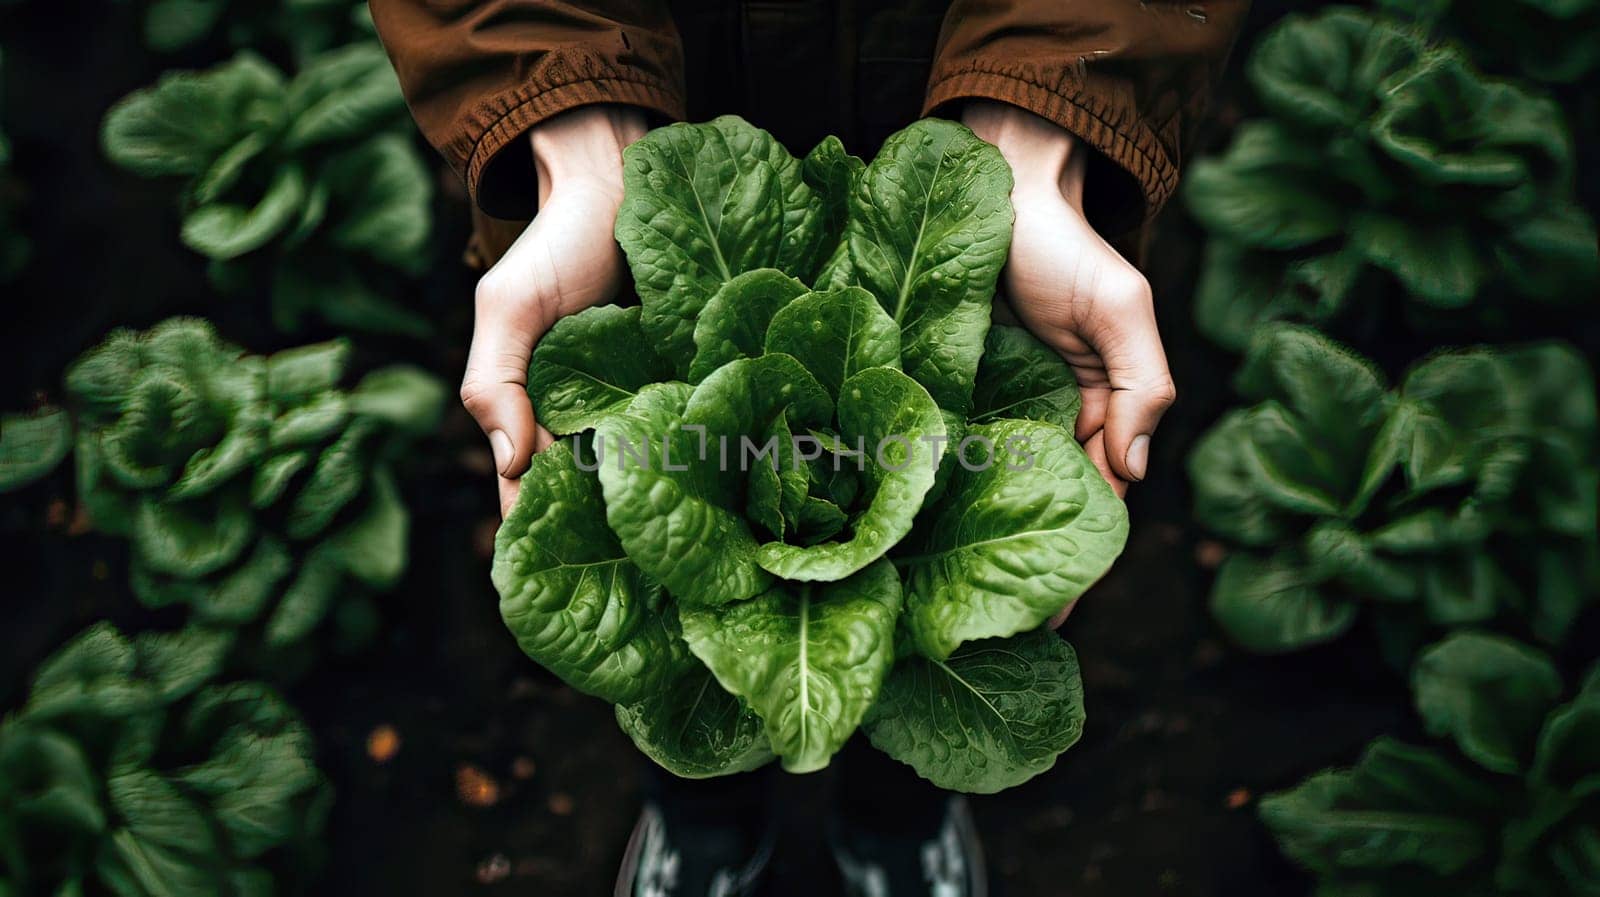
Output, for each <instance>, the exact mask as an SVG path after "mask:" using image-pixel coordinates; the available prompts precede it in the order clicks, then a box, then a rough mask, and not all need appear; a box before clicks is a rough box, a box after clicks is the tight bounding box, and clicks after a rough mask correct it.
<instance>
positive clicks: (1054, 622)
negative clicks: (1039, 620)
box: [1050, 598, 1078, 629]
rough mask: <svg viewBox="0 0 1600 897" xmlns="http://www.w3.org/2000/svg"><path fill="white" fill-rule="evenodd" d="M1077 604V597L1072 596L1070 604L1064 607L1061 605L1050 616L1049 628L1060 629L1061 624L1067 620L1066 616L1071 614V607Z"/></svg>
mask: <svg viewBox="0 0 1600 897" xmlns="http://www.w3.org/2000/svg"><path fill="white" fill-rule="evenodd" d="M1077 606H1078V599H1076V598H1074V599H1072V603H1071V604H1068V605H1067V606H1066V607H1063V608H1062V609H1061V610H1059V611H1057V612H1056V615H1055V616H1053V617H1051V618H1050V628H1051V629H1060V628H1061V624H1062V623H1065V622H1067V617H1070V616H1072V609H1073V608H1075V607H1077Z"/></svg>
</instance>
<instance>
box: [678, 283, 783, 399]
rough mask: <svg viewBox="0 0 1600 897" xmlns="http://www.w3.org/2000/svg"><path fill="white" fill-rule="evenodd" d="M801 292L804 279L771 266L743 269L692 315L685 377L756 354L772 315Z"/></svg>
mask: <svg viewBox="0 0 1600 897" xmlns="http://www.w3.org/2000/svg"><path fill="white" fill-rule="evenodd" d="M804 292H806V287H805V284H803V283H801V282H800V281H798V280H795V279H794V278H793V277H790V276H789V275H787V274H785V273H783V272H782V271H779V270H777V269H776V268H757V269H756V270H754V271H746V272H745V273H743V274H740V275H738V276H736V277H734V278H733V279H732V280H730V281H728V282H727V283H725V284H723V285H722V287H721V288H720V289H718V290H717V292H716V293H715V294H714V295H713V296H712V297H711V298H710V299H709V300H707V302H706V307H705V309H704V310H702V311H701V312H700V317H699V318H698V319H697V320H696V321H695V324H694V344H695V353H694V360H693V361H691V362H690V363H689V380H690V382H692V383H699V382H700V381H701V380H704V379H705V378H706V377H707V376H709V375H710V374H711V372H712V371H714V370H716V369H717V368H719V367H722V366H723V365H725V364H727V363H728V362H730V361H735V360H737V359H740V358H755V357H757V356H759V355H761V353H762V349H763V347H764V346H765V344H766V336H767V327H768V326H769V325H770V324H771V323H772V316H773V315H775V314H777V313H778V310H779V309H781V308H783V307H784V306H785V305H788V304H789V303H790V302H791V301H793V300H794V298H795V297H796V296H799V295H801V294H802V293H804ZM662 379H666V378H662Z"/></svg>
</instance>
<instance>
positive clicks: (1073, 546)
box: [895, 420, 1128, 660]
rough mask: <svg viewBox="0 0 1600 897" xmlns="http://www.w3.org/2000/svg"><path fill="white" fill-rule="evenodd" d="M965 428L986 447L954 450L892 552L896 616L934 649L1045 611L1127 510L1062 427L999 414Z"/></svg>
mask: <svg viewBox="0 0 1600 897" xmlns="http://www.w3.org/2000/svg"><path fill="white" fill-rule="evenodd" d="M968 439H982V440H987V445H988V446H991V447H992V455H990V456H989V457H988V458H985V456H984V455H983V454H981V453H978V452H977V451H974V452H973V454H974V455H976V457H973V456H972V455H967V456H966V457H967V460H968V463H967V464H962V465H960V466H959V467H958V468H957V469H956V470H955V472H954V474H953V475H952V477H951V480H950V485H949V487H948V488H947V489H946V491H945V494H944V495H943V497H941V498H940V499H939V501H938V503H937V504H935V505H934V506H933V507H932V508H931V509H930V510H929V512H928V513H926V514H924V515H923V516H922V517H921V518H919V519H918V521H917V526H916V529H915V530H914V531H913V532H912V534H911V536H910V538H908V539H907V540H906V542H905V545H904V548H903V550H902V551H901V552H900V553H898V555H897V557H896V559H895V563H896V565H897V566H898V567H899V568H900V569H901V571H902V572H903V573H904V575H905V583H906V623H907V625H908V627H909V629H910V632H911V635H912V637H913V638H914V639H915V641H916V644H917V648H918V650H919V651H921V652H922V653H923V654H925V655H927V656H928V657H931V658H933V659H936V660H942V659H944V658H946V657H949V656H950V653H951V652H952V651H954V650H955V649H956V648H957V647H958V646H959V645H961V644H962V643H963V642H967V641H971V640H974V639H984V638H994V637H1002V636H1008V635H1015V634H1016V633H1019V632H1025V631H1027V630H1030V629H1034V628H1036V627H1037V626H1039V625H1040V624H1041V623H1043V622H1045V621H1046V620H1048V619H1050V617H1052V616H1054V615H1055V613H1056V612H1057V611H1059V610H1061V609H1062V608H1063V607H1065V606H1067V605H1068V604H1071V603H1072V602H1073V601H1074V600H1076V599H1077V598H1078V596H1079V595H1082V594H1083V592H1084V591H1085V590H1087V589H1088V588H1089V586H1091V585H1093V584H1094V583H1095V581H1096V580H1098V579H1099V578H1100V577H1101V576H1102V575H1104V574H1105V572H1106V570H1108V569H1110V567H1111V562H1112V561H1114V560H1116V558H1117V555H1118V554H1120V553H1121V551H1122V546H1123V543H1124V541H1125V540H1126V539H1127V536H1128V512H1127V509H1126V508H1125V507H1124V506H1123V504H1122V501H1121V500H1120V499H1118V498H1117V496H1116V494H1115V493H1113V492H1112V491H1111V487H1110V486H1109V485H1107V483H1106V481H1105V480H1104V479H1102V478H1101V476H1100V472H1099V471H1098V470H1096V469H1095V467H1094V465H1093V463H1091V462H1090V461H1089V456H1088V455H1086V454H1084V451H1083V448H1082V447H1081V446H1079V445H1078V443H1077V441H1076V440H1074V439H1073V437H1072V434H1071V433H1069V432H1067V431H1065V430H1062V429H1061V428H1060V427H1056V426H1054V425H1052V424H1046V423H1041V422H1038V421H1023V420H1001V421H996V422H995V423H992V424H983V425H981V426H977V427H973V428H972V430H971V431H970V434H969V436H968ZM983 444H984V443H980V442H976V441H975V442H974V443H973V446H974V448H975V449H976V448H978V447H981V446H982V445H983ZM986 462H987V463H986ZM973 467H976V468H978V469H977V470H973V469H971V468H973ZM1013 468H1017V469H1013Z"/></svg>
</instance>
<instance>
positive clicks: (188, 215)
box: [101, 43, 433, 335]
mask: <svg viewBox="0 0 1600 897" xmlns="http://www.w3.org/2000/svg"><path fill="white" fill-rule="evenodd" d="M101 141H102V144H103V145H104V148H105V152H106V154H107V156H108V157H109V158H110V159H111V160H112V161H113V162H115V163H116V164H117V165H120V166H122V167H123V168H126V169H128V170H129V171H132V172H133V173H135V174H138V175H141V176H144V177H174V176H176V177H182V178H184V179H185V180H184V182H183V187H182V191H181V206H182V210H183V228H182V233H181V237H182V240H183V242H184V244H185V245H187V246H188V247H189V248H191V249H193V250H194V251H196V252H198V253H200V254H202V255H204V256H206V257H207V258H209V259H211V260H212V263H211V267H210V275H211V279H212V281H213V282H214V283H215V284H216V285H217V286H218V287H219V288H220V289H222V290H223V291H224V292H230V293H235V294H238V293H244V292H246V291H248V290H251V289H255V288H256V287H257V285H258V284H263V283H265V284H270V291H271V298H272V309H273V319H274V322H275V323H276V325H277V326H278V327H279V328H280V329H282V330H285V331H294V330H296V329H298V328H299V327H300V325H301V319H302V318H303V317H304V316H305V315H307V314H315V315H317V316H319V317H321V318H322V319H324V320H325V321H327V322H328V323H330V324H332V325H334V326H336V327H340V328H348V329H352V330H361V331H376V332H394V333H404V334H412V335H423V334H426V333H427V332H428V331H429V329H430V328H429V325H428V322H427V321H426V319H424V318H423V317H421V316H420V315H418V314H417V313H416V312H414V311H411V310H409V309H406V308H404V307H402V306H400V305H398V304H396V303H395V302H393V301H391V300H390V299H388V298H387V295H386V293H387V292H388V291H389V290H391V289H393V288H394V287H395V286H397V284H398V283H399V281H400V280H401V279H402V278H403V277H405V276H408V275H415V274H417V273H420V271H421V269H422V267H423V266H424V265H426V264H427V261H428V254H427V252H426V251H425V250H426V246H427V243H428V232H429V228H430V217H429V205H430V202H431V198H432V194H433V187H432V181H431V180H430V178H429V174H428V170H427V167H426V166H425V165H424V164H423V163H422V160H421V158H420V157H419V156H418V154H417V151H416V148H415V146H414V145H413V143H412V139H411V136H410V130H409V122H408V120H407V116H406V111H405V102H404V100H403V99H402V97H401V95H400V86H399V83H398V82H397V81H396V79H395V74H394V70H393V68H391V67H390V65H389V60H388V58H387V57H386V56H385V55H384V53H383V49H382V48H381V47H379V46H378V45H377V44H376V43H362V44H354V45H351V46H349V47H344V48H341V49H339V50H335V51H331V52H328V53H324V54H321V55H318V56H317V57H315V58H314V59H312V60H311V61H309V62H308V63H307V64H306V65H305V66H304V67H303V68H302V69H300V71H299V73H298V74H296V75H295V76H294V78H293V79H286V78H285V77H284V76H283V74H282V73H281V72H279V71H278V70H277V69H275V68H273V67H272V66H271V65H270V64H268V63H267V62H265V61H264V60H262V59H261V58H259V57H257V56H255V55H254V54H252V53H249V52H243V53H240V54H238V55H237V56H235V57H234V58H233V59H232V60H231V61H229V62H227V63H224V64H222V65H220V66H217V67H216V68H213V69H209V70H207V71H203V72H173V73H169V74H167V75H165V76H163V77H162V79H161V80H160V81H159V82H158V83H157V84H156V85H155V86H154V87H149V88H145V89H143V90H139V91H135V92H134V93H133V94H131V95H129V96H127V97H125V98H124V99H123V100H122V101H121V102H119V103H118V104H117V105H116V106H115V107H113V108H112V109H111V111H110V112H109V113H107V115H106V118H105V122H104V125H103V128H102V134H101Z"/></svg>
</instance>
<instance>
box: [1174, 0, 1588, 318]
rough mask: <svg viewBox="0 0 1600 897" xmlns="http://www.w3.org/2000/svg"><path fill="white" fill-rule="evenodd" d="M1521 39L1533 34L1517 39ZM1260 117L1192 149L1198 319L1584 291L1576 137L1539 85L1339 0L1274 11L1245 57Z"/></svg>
mask: <svg viewBox="0 0 1600 897" xmlns="http://www.w3.org/2000/svg"><path fill="white" fill-rule="evenodd" d="M1530 49H1531V48H1530ZM1247 73H1248V76H1249V79H1250V82H1251V84H1252V86H1253V87H1254V88H1255V91H1256V93H1257V95H1258V96H1259V97H1260V99H1261V103H1262V106H1263V107H1264V108H1265V110H1266V112H1267V117H1265V118H1261V119H1256V120H1251V121H1247V122H1245V123H1244V124H1243V125H1241V126H1240V127H1239V129H1238V131H1237V132H1236V134H1235V136H1234V140H1233V143H1232V145H1231V146H1230V147H1229V148H1228V150H1227V151H1226V152H1225V153H1224V154H1222V155H1221V156H1216V157H1211V158H1206V159H1201V160H1199V161H1198V162H1196V163H1195V165H1194V167H1193V170H1192V172H1191V173H1190V175H1189V178H1188V184H1187V188H1186V198H1187V201H1188V206H1189V208H1190V210H1191V212H1192V214H1193V215H1194V217H1195V218H1196V219H1197V220H1198V221H1199V222H1200V223H1201V224H1202V225H1203V226H1204V227H1205V228H1206V230H1207V231H1209V232H1210V236H1211V240H1210V242H1209V244H1208V245H1207V248H1206V253H1205V261H1204V265H1203V270H1202V273H1201V277H1200V281H1199V284H1198V285H1197V287H1196V293H1195V304H1196V321H1197V324H1198V326H1199V327H1200V329H1201V331H1202V332H1204V333H1205V334H1206V335H1207V336H1208V337H1210V338H1211V339H1213V340H1215V341H1216V342H1218V343H1220V344H1221V345H1223V346H1226V347H1228V348H1232V349H1242V348H1243V347H1244V345H1245V344H1246V343H1247V342H1248V341H1249V336H1250V332H1251V330H1252V328H1253V327H1254V326H1255V325H1256V324H1258V323H1260V322H1263V321H1267V320H1274V319H1287V320H1296V321H1306V322H1315V323H1329V322H1332V321H1334V320H1336V319H1341V318H1345V317H1360V316H1363V315H1367V316H1370V315H1373V314H1375V313H1378V312H1380V311H1381V309H1380V308H1378V307H1376V306H1377V303H1378V302H1379V301H1381V300H1383V299H1385V298H1386V297H1388V296H1390V295H1391V294H1394V293H1395V292H1398V293H1399V294H1400V295H1401V296H1402V297H1403V300H1404V303H1405V307H1404V308H1405V313H1406V314H1407V316H1408V317H1410V318H1411V319H1412V321H1413V323H1415V324H1417V325H1419V326H1423V327H1427V326H1430V325H1433V324H1437V323H1441V322H1442V321H1444V320H1446V319H1449V320H1453V321H1459V320H1462V319H1470V320H1475V321H1477V322H1479V323H1483V324H1486V325H1499V324H1505V323H1508V322H1511V321H1514V320H1515V319H1516V318H1517V317H1518V316H1520V315H1521V314H1523V313H1524V311H1523V309H1524V308H1525V306H1526V303H1535V304H1543V305H1550V306H1560V305H1570V304H1574V303H1579V302H1584V301H1589V300H1592V299H1593V297H1594V296H1595V295H1596V292H1597V291H1600V250H1597V248H1596V238H1595V228H1594V223H1593V221H1592V220H1591V219H1590V218H1589V216H1588V214H1587V213H1586V212H1584V210H1583V209H1582V208H1581V207H1580V206H1579V205H1578V204H1577V203H1576V202H1575V201H1574V200H1573V197H1572V193H1573V188H1572V184H1573V169H1574V163H1573V148H1572V141H1571V137H1570V135H1569V133H1568V131H1567V128H1566V125H1565V123H1564V121H1563V119H1562V115H1561V110H1560V108H1559V107H1558V106H1557V105H1556V104H1555V103H1553V102H1552V101H1550V100H1549V99H1546V98H1543V97H1539V96H1535V95H1533V94H1530V93H1528V92H1527V91H1525V90H1523V89H1521V88H1519V87H1517V86H1515V85H1513V84H1508V83H1504V82H1499V81H1493V80H1489V79H1486V78H1484V77H1483V76H1482V75H1480V74H1478V73H1477V71H1475V70H1474V69H1473V68H1472V66H1471V65H1470V64H1468V62H1467V61H1466V60H1465V59H1464V58H1463V57H1462V56H1461V55H1460V54H1459V53H1457V52H1456V51H1454V50H1450V49H1429V48H1427V47H1425V46H1424V45H1423V43H1422V42H1421V40H1420V38H1419V37H1418V36H1417V35H1416V33H1415V31H1414V30H1412V29H1408V28H1405V27H1402V26H1400V25H1397V24H1394V23H1391V22H1389V21H1387V20H1384V19H1382V18H1377V17H1374V16H1372V15H1370V14H1367V13H1363V12H1359V11H1356V10H1353V9H1348V8H1334V9H1332V10H1330V11H1327V12H1324V13H1321V14H1319V15H1316V16H1313V17H1309V18H1308V17H1305V16H1298V15H1296V16H1289V17H1287V18H1285V19H1284V20H1283V22H1282V24H1280V25H1278V26H1277V27H1276V28H1275V29H1273V31H1272V32H1270V33H1269V34H1268V35H1267V36H1266V37H1264V38H1263V39H1262V40H1261V42H1260V44H1259V46H1258V47H1257V48H1256V49H1255V51H1254V52H1253V53H1252V54H1251V57H1250V60H1249V63H1248V65H1247Z"/></svg>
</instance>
